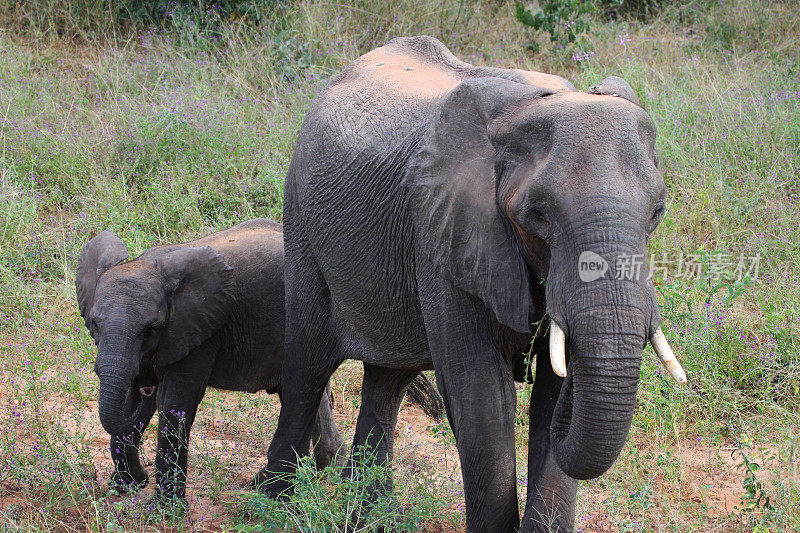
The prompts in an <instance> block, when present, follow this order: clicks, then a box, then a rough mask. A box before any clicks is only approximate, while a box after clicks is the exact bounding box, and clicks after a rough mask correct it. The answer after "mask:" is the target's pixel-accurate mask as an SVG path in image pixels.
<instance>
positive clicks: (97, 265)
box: [76, 219, 342, 503]
mask: <svg viewBox="0 0 800 533" xmlns="http://www.w3.org/2000/svg"><path fill="white" fill-rule="evenodd" d="M127 257H128V251H127V249H126V248H125V245H124V244H123V243H122V241H121V240H120V239H119V238H117V236H116V235H114V234H113V233H111V232H110V231H104V232H103V233H101V234H100V235H98V236H97V237H95V238H93V239H92V240H91V241H89V243H87V244H86V246H85V247H84V249H83V253H82V254H81V258H80V262H79V265H78V270H77V279H76V285H77V293H78V303H79V306H80V310H81V315H82V316H83V317H84V320H85V321H86V325H87V327H88V328H89V331H90V332H91V335H92V337H93V338H94V340H95V342H96V343H97V347H98V352H97V361H96V364H95V372H96V373H97V375H98V376H99V378H100V387H99V391H100V397H99V410H100V421H101V422H102V424H103V428H104V429H105V430H106V431H108V433H109V434H111V435H112V438H111V457H112V459H113V461H114V473H113V475H112V478H111V485H112V487H114V488H116V489H117V490H120V491H122V492H128V491H131V490H137V489H141V488H143V487H144V486H146V485H147V483H148V476H147V474H146V473H145V471H144V469H143V468H142V466H141V463H140V461H139V454H138V446H139V442H140V440H141V434H142V430H143V428H144V427H146V426H147V424H148V422H149V421H150V418H151V417H152V416H153V413H154V412H155V410H156V408H157V407H158V409H159V421H158V450H157V454H156V463H155V464H156V495H155V496H156V499H157V500H158V501H159V503H164V502H166V501H171V500H172V499H173V498H179V499H181V500H183V499H184V498H185V492H186V454H187V447H188V439H189V432H190V430H191V427H192V422H193V421H194V418H195V413H196V412H197V406H198V404H199V403H200V401H201V400H202V399H203V395H204V394H205V390H206V387H207V386H210V387H216V388H219V389H225V390H241V391H248V392H256V391H259V390H266V391H267V392H269V393H275V392H277V393H278V394H279V395H280V394H281V381H280V377H281V366H282V363H283V343H284V284H283V266H284V265H283V235H282V230H281V225H280V224H278V223H276V222H272V221H269V220H263V219H261V220H251V221H248V222H245V223H243V224H239V225H238V226H234V227H233V228H230V229H228V230H225V231H220V232H218V233H214V234H212V235H210V236H208V237H205V238H202V239H199V240H196V241H192V242H189V243H185V244H178V245H168V246H157V247H154V248H151V249H149V250H147V251H146V252H145V253H143V254H142V255H141V256H139V257H138V258H136V259H134V260H132V261H128V262H123V261H124V260H125V259H127ZM153 388H155V389H153ZM145 394H149V396H146V395H145ZM317 405H318V406H319V408H317V406H315V407H314V411H315V417H313V418H314V420H313V426H314V431H313V434H312V435H311V436H310V437H309V439H307V440H306V442H305V449H306V450H307V449H308V445H309V440H311V441H313V442H314V443H316V444H315V446H314V455H315V459H316V461H317V466H318V467H325V466H327V465H328V464H330V463H331V462H333V461H336V460H337V458H336V454H337V452H338V451H339V449H340V447H341V446H342V438H341V436H340V435H339V432H338V430H337V428H336V425H335V423H334V421H333V419H332V417H331V403H330V402H329V401H328V400H327V399H326V400H324V401H322V402H318V404H317Z"/></svg>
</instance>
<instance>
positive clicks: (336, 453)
mask: <svg viewBox="0 0 800 533" xmlns="http://www.w3.org/2000/svg"><path fill="white" fill-rule="evenodd" d="M349 457H350V454H349V453H348V452H347V445H346V444H344V443H343V442H342V443H339V446H338V447H337V446H330V447H327V448H325V449H322V448H321V447H320V446H317V447H315V448H314V463H315V464H316V466H317V470H324V469H326V468H328V467H329V466H334V467H343V466H345V465H346V464H347V460H348V459H349Z"/></svg>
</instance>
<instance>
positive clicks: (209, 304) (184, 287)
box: [155, 246, 235, 366]
mask: <svg viewBox="0 0 800 533" xmlns="http://www.w3.org/2000/svg"><path fill="white" fill-rule="evenodd" d="M155 264H156V268H157V269H158V270H160V271H162V275H163V278H162V279H163V280H164V286H165V289H166V291H167V293H168V294H167V300H168V302H169V319H168V321H167V324H166V326H165V328H164V331H163V332H162V334H161V339H160V340H159V343H158V352H157V363H158V365H159V366H167V365H170V364H172V363H174V362H176V361H178V360H180V359H182V358H183V357H186V355H188V353H189V351H191V350H192V349H194V348H196V347H198V346H200V344H202V343H203V342H205V341H206V340H208V339H209V338H210V337H211V336H212V335H213V334H214V333H216V331H217V330H219V328H220V327H221V326H222V325H223V324H224V323H225V321H226V320H227V318H228V315H229V313H230V310H231V306H232V304H233V301H234V294H235V292H234V279H233V268H232V267H231V266H230V265H229V264H228V263H227V261H225V258H224V257H222V255H220V254H219V253H217V252H216V251H214V250H213V249H212V248H211V247H210V246H202V247H191V248H189V247H187V248H176V249H173V250H171V251H169V252H166V253H165V254H163V255H161V256H159V257H157V258H156V259H155Z"/></svg>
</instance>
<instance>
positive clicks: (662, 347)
mask: <svg viewBox="0 0 800 533" xmlns="http://www.w3.org/2000/svg"><path fill="white" fill-rule="evenodd" d="M650 342H651V343H652V344H653V349H654V350H655V351H656V355H658V358H659V359H660V360H661V364H663V365H664V368H666V369H667V372H669V375H670V376H672V377H673V378H674V379H675V381H677V382H678V383H686V372H684V370H683V368H682V367H681V364H680V363H679V362H678V358H677V357H675V353H674V352H673V351H672V348H670V346H669V343H668V342H667V337H666V336H664V332H663V331H662V330H661V328H658V329H657V330H656V332H655V333H653V337H652V338H651V339H650Z"/></svg>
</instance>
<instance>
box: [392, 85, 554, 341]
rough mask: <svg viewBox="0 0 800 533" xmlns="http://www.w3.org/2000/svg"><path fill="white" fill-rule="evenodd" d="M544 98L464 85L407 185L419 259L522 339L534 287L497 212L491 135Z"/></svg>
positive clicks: (510, 88)
mask: <svg viewBox="0 0 800 533" xmlns="http://www.w3.org/2000/svg"><path fill="white" fill-rule="evenodd" d="M542 92H543V91H542V90H541V89H539V88H537V87H535V86H529V85H525V84H521V83H517V82H514V81H509V80H506V79H501V78H479V79H472V80H467V81H464V82H462V83H461V84H460V85H459V86H458V87H456V88H455V89H454V90H453V91H452V92H451V93H450V94H449V95H447V96H446V97H445V99H444V101H443V102H442V103H441V105H440V107H439V109H438V111H437V114H436V116H435V117H434V118H433V119H432V122H431V125H430V128H429V129H428V131H427V132H426V133H425V136H424V139H423V141H422V145H421V147H420V149H419V151H418V152H417V153H416V154H415V155H414V156H413V157H412V159H411V162H410V164H409V167H408V169H407V171H406V176H405V177H404V179H403V185H404V186H406V187H407V188H408V194H409V206H410V209H411V213H412V218H413V224H414V231H415V238H416V240H417V246H418V249H419V250H420V251H421V253H423V254H425V255H426V256H427V258H428V259H429V260H430V261H432V263H433V265H434V266H435V267H436V269H437V271H438V272H439V273H440V274H441V275H442V276H444V277H445V278H447V279H449V280H450V281H452V282H453V283H454V284H455V285H456V286H457V287H459V288H460V289H462V290H464V291H466V292H468V293H470V294H473V295H475V296H477V297H479V298H480V299H481V300H483V302H484V303H485V304H486V306H487V307H489V308H490V309H491V310H492V311H494V313H495V315H496V316H497V319H498V320H499V321H500V322H501V323H503V324H505V325H506V326H509V327H511V328H513V329H514V330H516V331H521V332H528V331H530V324H531V319H532V317H533V313H534V310H533V300H532V297H531V287H530V279H529V274H528V270H527V267H526V265H525V263H524V261H523V259H522V256H521V254H520V253H519V251H518V249H517V246H516V244H515V242H514V239H513V236H512V233H511V231H510V229H509V228H508V226H507V223H506V221H505V219H504V216H503V215H502V214H501V212H500V210H499V209H498V205H497V176H496V173H495V162H496V157H495V147H494V145H493V144H492V140H491V138H490V133H489V130H490V125H491V123H492V121H493V120H494V119H496V118H497V117H498V116H499V115H500V114H501V113H503V112H506V111H508V110H509V108H511V107H513V106H514V105H516V104H517V103H518V102H520V101H522V100H523V99H528V98H531V97H535V96H541V95H542ZM545 92H547V91H545Z"/></svg>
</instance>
